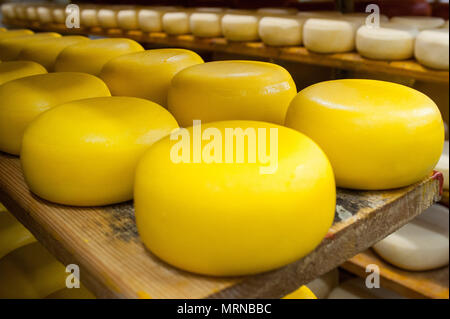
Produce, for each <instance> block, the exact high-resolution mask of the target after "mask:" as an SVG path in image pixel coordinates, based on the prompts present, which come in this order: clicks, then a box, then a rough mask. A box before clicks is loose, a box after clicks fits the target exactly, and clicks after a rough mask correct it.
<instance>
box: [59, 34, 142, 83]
mask: <svg viewBox="0 0 450 319" xmlns="http://www.w3.org/2000/svg"><path fill="white" fill-rule="evenodd" d="M143 50H144V48H143V47H142V46H141V45H140V44H139V43H137V42H136V41H134V40H131V39H122V38H116V39H98V40H92V41H84V42H82V43H78V44H74V45H71V46H69V47H67V48H65V49H64V50H63V51H62V52H61V53H60V55H59V56H58V58H57V59H56V63H55V71H56V72H61V71H76V72H86V73H90V74H93V75H98V74H100V71H101V70H102V68H103V66H104V65H105V64H106V63H107V62H109V61H110V60H111V59H113V58H115V57H118V56H121V55H124V54H128V53H134V52H140V51H143Z"/></svg>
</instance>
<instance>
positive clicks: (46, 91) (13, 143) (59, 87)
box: [0, 72, 110, 155]
mask: <svg viewBox="0 0 450 319" xmlns="http://www.w3.org/2000/svg"><path fill="white" fill-rule="evenodd" d="M109 95H110V94H109V90H108V88H107V87H106V85H105V83H103V81H101V80H100V79H99V78H97V77H94V76H92V75H89V74H84V73H74V72H60V73H49V74H40V75H33V76H28V77H24V78H20V79H16V80H13V81H9V82H7V83H4V84H2V85H1V86H0V150H1V151H3V152H7V153H10V154H14V155H19V153H20V148H21V144H22V136H23V132H24V130H25V128H26V127H27V126H28V124H29V123H30V122H31V121H33V120H34V119H35V118H36V117H37V116H38V115H40V114H41V113H43V112H45V111H47V110H48V109H50V108H52V107H54V106H56V105H58V104H61V103H64V102H68V101H72V100H79V99H83V98H90V97H97V96H109Z"/></svg>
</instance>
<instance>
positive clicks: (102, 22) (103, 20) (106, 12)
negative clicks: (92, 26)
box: [97, 7, 119, 29]
mask: <svg viewBox="0 0 450 319" xmlns="http://www.w3.org/2000/svg"><path fill="white" fill-rule="evenodd" d="M118 11H119V9H116V8H114V7H106V8H100V9H99V10H98V13H97V20H98V24H99V26H100V27H102V28H105V29H113V28H117V27H118V23H117V12H118Z"/></svg>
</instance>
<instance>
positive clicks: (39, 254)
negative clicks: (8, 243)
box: [0, 242, 68, 299]
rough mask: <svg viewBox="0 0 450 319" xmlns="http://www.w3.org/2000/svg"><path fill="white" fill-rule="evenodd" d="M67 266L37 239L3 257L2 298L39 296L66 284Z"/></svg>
mask: <svg viewBox="0 0 450 319" xmlns="http://www.w3.org/2000/svg"><path fill="white" fill-rule="evenodd" d="M67 275H68V274H67V273H66V271H65V267H64V266H63V265H62V264H61V263H60V262H59V261H57V260H56V259H55V258H54V257H53V256H52V255H51V254H50V253H49V252H48V251H47V250H46V249H45V248H44V247H43V246H42V245H41V244H40V243H38V242H35V243H32V244H29V245H26V246H24V247H21V248H19V249H16V250H15V251H13V252H11V253H10V254H8V255H7V256H6V257H4V258H3V259H1V260H0V282H1V285H0V299H4V298H8V299H35V298H37V299H39V298H44V297H45V296H48V295H49V294H51V293H53V292H55V291H58V290H61V289H62V288H64V287H65V286H66V276H67Z"/></svg>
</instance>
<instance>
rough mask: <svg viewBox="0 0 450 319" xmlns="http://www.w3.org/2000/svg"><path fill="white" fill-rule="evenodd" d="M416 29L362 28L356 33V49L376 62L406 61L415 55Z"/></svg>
mask: <svg viewBox="0 0 450 319" xmlns="http://www.w3.org/2000/svg"><path fill="white" fill-rule="evenodd" d="M414 38H415V32H414V29H412V28H409V27H405V28H403V29H401V28H395V29H394V28H390V27H385V26H383V27H380V28H375V27H368V26H362V27H360V28H359V29H358V31H357V32H356V49H357V50H358V52H359V54H361V55H362V56H363V57H366V58H370V59H375V60H406V59H409V58H411V57H412V56H413V55H414Z"/></svg>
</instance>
